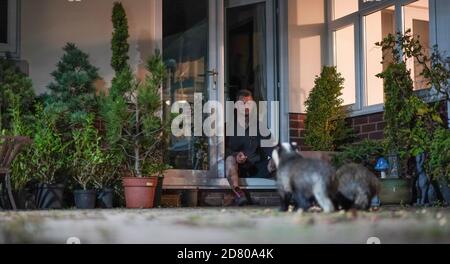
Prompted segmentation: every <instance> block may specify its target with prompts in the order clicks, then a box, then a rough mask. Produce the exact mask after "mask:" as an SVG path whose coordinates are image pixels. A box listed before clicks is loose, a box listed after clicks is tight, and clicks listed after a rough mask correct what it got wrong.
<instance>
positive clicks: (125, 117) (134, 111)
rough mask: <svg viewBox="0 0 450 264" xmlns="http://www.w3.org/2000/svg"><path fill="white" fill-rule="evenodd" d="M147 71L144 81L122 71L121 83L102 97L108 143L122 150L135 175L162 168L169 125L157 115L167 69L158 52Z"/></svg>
mask: <svg viewBox="0 0 450 264" xmlns="http://www.w3.org/2000/svg"><path fill="white" fill-rule="evenodd" d="M147 70H148V71H149V73H150V74H149V75H147V76H146V78H145V80H144V81H140V80H138V79H137V78H136V77H133V78H131V79H130V74H129V73H125V72H121V74H119V75H118V76H117V82H116V83H123V84H124V85H123V86H122V87H112V91H111V93H110V94H109V95H108V96H106V97H104V98H103V99H102V111H101V113H102V117H103V119H104V120H105V123H106V133H107V137H106V138H107V142H108V145H109V146H110V147H111V148H112V149H114V150H115V151H114V153H117V154H118V153H122V155H123V156H122V157H123V159H124V161H125V163H126V167H127V170H128V171H129V172H131V173H132V174H133V175H135V176H137V177H142V176H143V175H144V174H145V175H154V174H161V173H162V171H163V170H164V168H165V166H164V165H163V155H162V149H163V147H162V144H163V143H164V137H165V135H166V132H167V129H168V127H169V126H168V124H167V123H165V122H163V121H162V119H161V116H160V111H161V97H160V93H159V89H160V87H161V84H162V82H163V80H164V78H165V73H166V70H165V66H164V64H163V62H162V58H161V54H160V53H159V52H158V51H156V53H155V55H154V56H152V57H151V58H150V59H149V60H148V62H147ZM119 88H120V89H119Z"/></svg>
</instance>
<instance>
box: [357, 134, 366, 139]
mask: <svg viewBox="0 0 450 264" xmlns="http://www.w3.org/2000/svg"><path fill="white" fill-rule="evenodd" d="M358 137H359V139H361V140H364V139H368V138H369V134H361V135H359V136H358Z"/></svg>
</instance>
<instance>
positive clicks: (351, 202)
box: [334, 163, 380, 210]
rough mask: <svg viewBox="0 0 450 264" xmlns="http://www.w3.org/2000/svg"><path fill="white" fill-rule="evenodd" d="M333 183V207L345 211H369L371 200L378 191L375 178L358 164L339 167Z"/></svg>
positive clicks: (377, 182)
mask: <svg viewBox="0 0 450 264" xmlns="http://www.w3.org/2000/svg"><path fill="white" fill-rule="evenodd" d="M335 181H336V184H337V188H336V189H337V190H336V191H337V192H336V194H335V195H334V201H335V205H336V206H340V207H342V209H345V210H348V209H352V208H353V209H358V210H367V209H369V208H370V204H371V201H372V198H373V197H375V196H376V195H378V193H379V191H380V183H379V180H378V179H377V177H376V176H375V175H374V174H373V173H372V172H371V171H369V169H367V168H366V167H364V166H363V165H360V164H355V163H350V164H346V165H343V166H342V167H340V168H339V169H338V170H337V171H336V176H335Z"/></svg>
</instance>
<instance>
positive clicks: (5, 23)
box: [0, 0, 8, 44]
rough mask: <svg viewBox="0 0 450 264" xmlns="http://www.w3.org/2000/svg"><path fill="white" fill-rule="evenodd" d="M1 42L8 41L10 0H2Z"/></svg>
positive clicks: (0, 13) (0, 1)
mask: <svg viewBox="0 0 450 264" xmlns="http://www.w3.org/2000/svg"><path fill="white" fill-rule="evenodd" d="M0 43H2V44H6V43H8V0H0Z"/></svg>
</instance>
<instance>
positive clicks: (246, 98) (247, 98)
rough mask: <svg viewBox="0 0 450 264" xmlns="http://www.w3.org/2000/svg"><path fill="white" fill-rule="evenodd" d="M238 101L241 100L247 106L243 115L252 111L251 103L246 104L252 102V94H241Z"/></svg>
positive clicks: (247, 114)
mask: <svg viewBox="0 0 450 264" xmlns="http://www.w3.org/2000/svg"><path fill="white" fill-rule="evenodd" d="M238 100H239V101H241V102H243V103H244V104H245V105H246V106H247V107H246V108H245V116H249V115H250V112H251V111H253V104H247V103H251V102H254V100H253V96H241V97H239V99H238Z"/></svg>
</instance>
